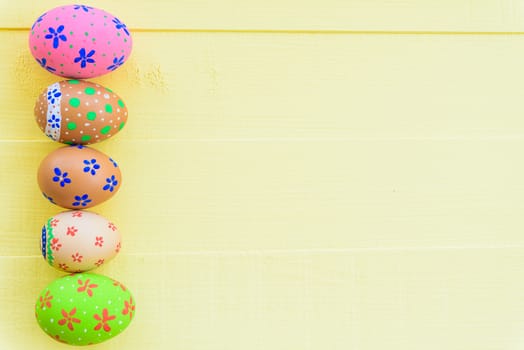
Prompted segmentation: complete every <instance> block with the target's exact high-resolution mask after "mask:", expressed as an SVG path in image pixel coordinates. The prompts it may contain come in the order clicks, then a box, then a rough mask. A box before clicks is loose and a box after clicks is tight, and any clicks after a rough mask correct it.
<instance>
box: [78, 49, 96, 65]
mask: <svg viewBox="0 0 524 350" xmlns="http://www.w3.org/2000/svg"><path fill="white" fill-rule="evenodd" d="M78 54H79V55H80V56H78V57H76V58H75V63H78V62H80V67H82V68H85V67H86V66H87V64H88V63H95V60H94V59H92V58H91V57H92V56H93V55H94V54H95V50H91V51H89V53H88V54H86V49H84V48H81V49H80V51H78Z"/></svg>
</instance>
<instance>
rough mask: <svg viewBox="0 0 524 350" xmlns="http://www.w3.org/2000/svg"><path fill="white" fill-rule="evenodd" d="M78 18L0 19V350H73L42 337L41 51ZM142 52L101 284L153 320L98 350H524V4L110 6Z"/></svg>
mask: <svg viewBox="0 0 524 350" xmlns="http://www.w3.org/2000/svg"><path fill="white" fill-rule="evenodd" d="M59 3H60V2H58V1H47V2H45V4H43V3H38V4H35V2H34V1H27V0H20V1H16V2H15V1H7V0H4V1H1V2H0V23H1V24H0V25H1V26H2V29H1V30H0V42H2V45H1V46H0V75H1V76H2V79H1V80H0V105H1V106H2V107H3V112H2V113H0V125H1V127H0V159H1V161H2V171H1V172H0V186H2V188H1V191H0V208H1V210H2V214H1V215H2V220H1V222H0V229H1V231H2V238H1V241H0V243H1V244H0V305H1V307H2V312H1V313H0V349H6V350H7V349H9V350H10V349H14V350H18V349H29V348H38V349H62V348H64V349H65V348H66V346H63V345H61V344H58V343H56V342H54V341H52V340H51V339H49V338H48V337H47V336H46V335H45V334H44V333H43V332H41V331H40V329H39V328H38V325H37V324H36V322H35V320H34V315H33V305H34V300H35V297H36V295H37V294H38V292H39V291H40V290H41V289H42V288H43V287H44V286H45V285H46V284H47V283H49V282H50V281H52V280H53V279H54V278H57V277H58V276H60V275H61V274H60V273H58V272H57V271H54V270H53V269H52V268H51V267H49V266H48V265H47V264H46V263H45V262H44V260H43V259H42V257H41V256H40V255H39V247H38V239H39V232H40V227H41V225H42V224H43V223H44V221H45V220H46V219H47V218H48V217H49V216H51V215H53V214H55V213H57V212H59V211H60V209H59V208H58V207H54V206H52V205H51V204H49V203H47V202H46V201H45V200H44V199H42V197H41V194H40V193H39V190H38V186H37V183H36V169H37V167H38V164H39V162H40V160H41V159H42V158H43V157H45V155H46V154H47V153H49V152H50V151H51V150H53V149H56V148H57V147H59V145H58V144H54V143H52V142H51V141H49V140H48V139H47V138H45V136H44V135H43V134H42V133H41V132H40V130H39V129H38V127H37V126H36V123H35V121H34V118H33V115H32V111H33V104H34V101H35V99H36V96H37V95H38V93H39V92H40V91H41V90H43V89H44V88H45V87H46V86H47V85H48V84H50V83H52V82H55V81H57V80H59V79H60V78H58V77H55V76H52V75H50V74H49V73H47V72H45V71H44V70H42V69H41V68H40V67H39V65H38V64H37V63H36V62H34V61H33V59H32V57H31V55H30V54H29V51H28V48H27V36H28V28H29V27H30V25H31V24H32V21H33V20H34V19H35V18H36V17H37V16H38V14H39V13H41V12H43V11H45V10H47V9H49V8H51V7H53V6H55V5H58V4H59ZM88 4H90V5H93V6H98V7H101V8H104V9H106V10H108V11H109V12H112V13H115V14H117V15H118V16H119V17H121V18H122V19H123V20H125V21H126V22H127V24H128V26H129V27H131V28H132V29H134V32H133V34H134V43H135V47H134V52H133V55H132V57H131V58H130V60H129V62H128V63H126V65H125V66H123V67H122V69H121V70H119V71H117V72H115V73H113V74H110V75H107V76H104V77H101V78H98V79H94V81H96V82H100V83H102V84H103V85H106V86H109V87H111V88H112V89H114V90H115V91H116V92H117V93H118V94H119V95H120V96H122V97H123V98H124V100H125V101H126V102H127V105H128V108H129V111H130V117H129V123H128V125H127V126H126V128H125V129H124V130H123V131H122V132H121V133H120V134H118V135H117V136H116V137H114V138H113V139H111V140H109V141H106V142H104V143H102V144H99V145H95V147H96V148H97V149H99V150H102V151H104V152H106V153H108V154H109V155H111V156H113V157H114V158H115V159H116V160H118V161H119V163H120V166H121V168H122V175H123V186H122V188H121V190H120V192H119V193H118V194H117V195H116V196H115V197H114V198H113V199H112V200H110V201H108V202H107V203H105V204H103V205H100V206H98V207H96V208H94V209H93V211H96V212H100V213H101V214H103V215H104V216H106V217H108V218H110V219H111V220H113V221H114V222H115V223H117V224H118V226H119V227H120V229H121V231H122V233H123V235H124V246H123V249H122V252H121V254H120V255H119V256H118V257H117V258H116V259H114V260H113V261H112V262H111V263H110V264H108V265H107V266H105V267H103V268H101V269H100V270H98V271H97V272H99V273H103V274H107V275H109V276H111V277H114V278H116V279H119V280H121V281H122V282H124V283H126V284H127V285H128V287H129V288H130V289H131V290H132V291H133V292H134V294H135V297H136V300H137V315H136V319H135V320H134V323H133V324H132V325H131V326H130V327H129V329H128V330H127V331H126V332H125V333H124V334H122V335H121V336H119V337H117V338H115V339H113V340H111V341H109V342H107V343H104V344H100V345H97V346H93V347H92V348H93V349H144V348H151V349H184V350H217V349H224V350H226V349H227V350H235V349H239V350H240V349H254V350H255V349H274V350H277V349H282V350H284V349H285V350H290V349H304V350H305V349H310V350H313V349H315V350H317V349H318V350H324V349H344V350H347V349H351V350H379V349H385V348H388V349H417V350H418V349H438V350H441V349H450V350H453V349H456V350H459V349H461V350H462V349H476V350H488V349H490V350H491V349H497V350H498V349H521V348H524V303H523V299H522V295H523V293H524V283H523V282H521V275H522V273H523V272H524V238H523V237H524V236H523V235H522V232H523V229H524V224H523V219H522V210H523V209H524V201H523V198H524V185H523V183H524V182H523V180H522V179H523V178H524V166H523V165H522V164H523V162H522V161H521V158H522V149H524V137H523V135H524V122H523V120H524V119H523V118H522V115H523V111H524V107H523V104H522V96H523V94H524V84H523V83H522V82H523V81H524V69H522V62H523V59H524V49H523V47H524V36H523V35H522V32H524V27H523V23H524V21H523V16H524V5H523V4H522V3H521V2H519V1H512V0H499V1H494V0H491V1H466V0H455V1H452V0H446V1H436V0H424V1H390V0H379V1H364V0H360V1H357V0H346V1H338V0H329V1H328V0H326V1H310V2H298V1H294V0H285V1H283V0H282V1H260V0H251V1H236V0H229V1H207V0H199V1H165V0H164V1H162V0H158V1H153V2H135V1H121V0H118V1H112V2H110V3H105V2H102V1H92V2H88Z"/></svg>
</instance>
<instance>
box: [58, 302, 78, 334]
mask: <svg viewBox="0 0 524 350" xmlns="http://www.w3.org/2000/svg"><path fill="white" fill-rule="evenodd" d="M75 313H76V307H75V308H73V309H72V310H71V311H70V312H67V311H66V310H65V309H62V316H64V318H62V319H61V320H59V321H58V324H59V325H61V326H63V325H65V324H67V328H69V330H70V331H73V330H74V327H73V323H80V320H79V319H78V318H75V317H73V315H74V314H75Z"/></svg>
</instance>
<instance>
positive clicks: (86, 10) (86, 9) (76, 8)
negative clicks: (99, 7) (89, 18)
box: [73, 5, 93, 12]
mask: <svg viewBox="0 0 524 350" xmlns="http://www.w3.org/2000/svg"><path fill="white" fill-rule="evenodd" d="M73 9H74V10H83V11H84V12H89V10H92V9H93V8H92V7H91V6H86V5H75V7H74V8H73Z"/></svg>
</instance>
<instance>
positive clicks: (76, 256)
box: [71, 252, 84, 262]
mask: <svg viewBox="0 0 524 350" xmlns="http://www.w3.org/2000/svg"><path fill="white" fill-rule="evenodd" d="M71 257H72V258H73V262H82V259H83V258H84V257H83V256H82V255H80V254H79V253H78V252H76V253H75V254H73V255H71Z"/></svg>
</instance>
